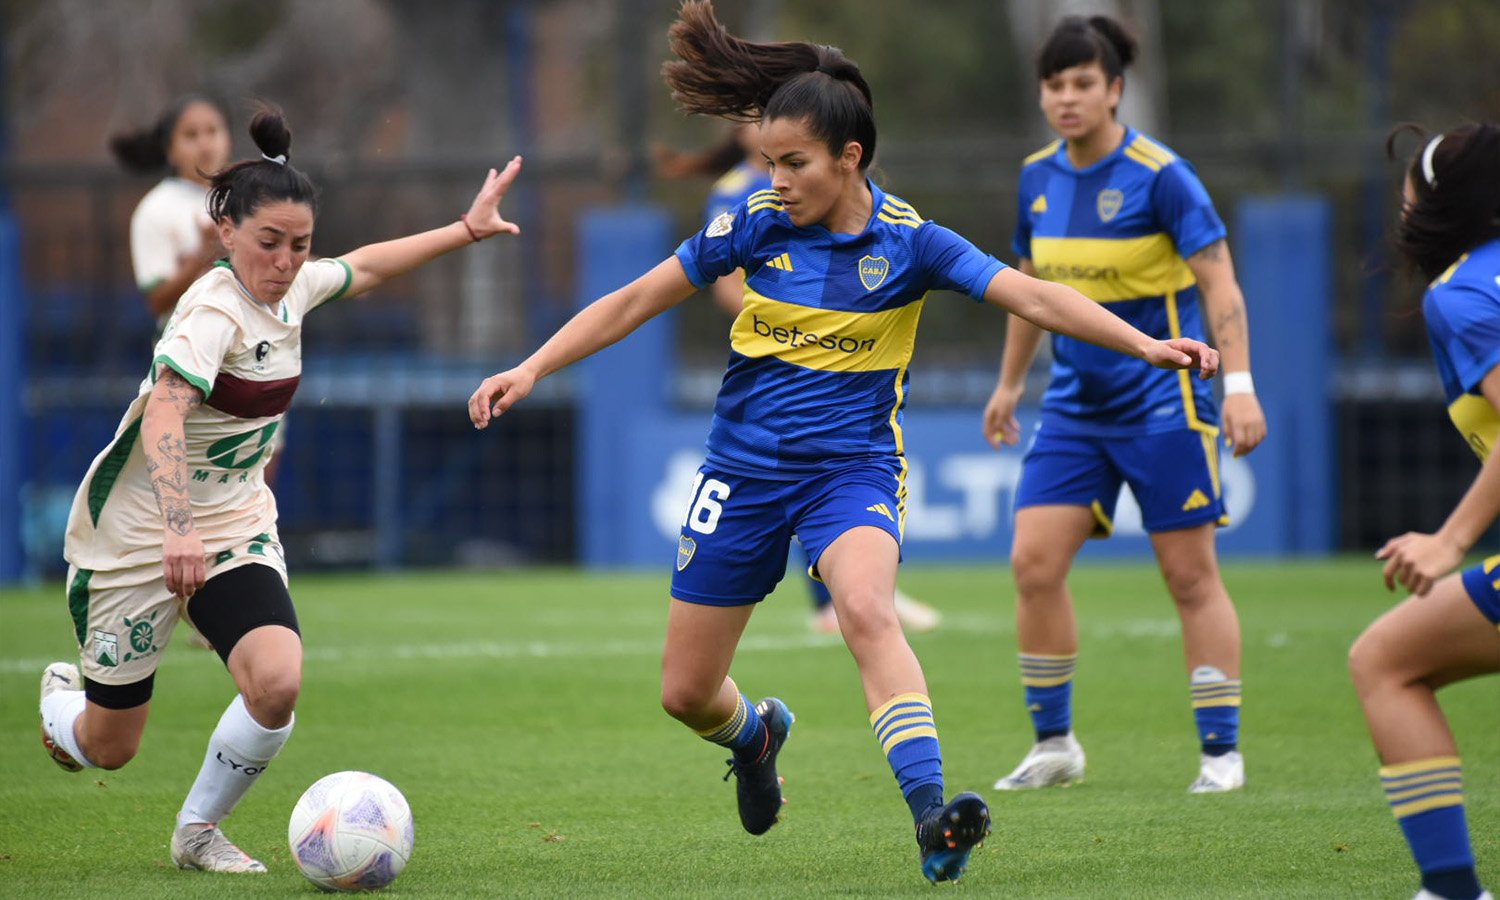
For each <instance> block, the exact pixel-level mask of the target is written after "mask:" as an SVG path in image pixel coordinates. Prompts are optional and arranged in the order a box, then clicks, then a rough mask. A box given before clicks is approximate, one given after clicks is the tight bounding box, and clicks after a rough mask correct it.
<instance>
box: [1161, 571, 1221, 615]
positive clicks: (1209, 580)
mask: <svg viewBox="0 0 1500 900" xmlns="http://www.w3.org/2000/svg"><path fill="white" fill-rule="evenodd" d="M1162 578H1163V580H1164V581H1166V584H1167V593H1169V594H1171V595H1172V600H1173V602H1175V603H1176V604H1177V605H1178V606H1179V607H1186V608H1194V607H1199V606H1204V605H1206V604H1209V603H1213V602H1214V601H1216V600H1218V599H1219V598H1220V597H1221V596H1222V597H1224V598H1225V599H1228V595H1227V594H1226V593H1225V591H1224V586H1223V584H1222V583H1221V582H1220V581H1219V571H1218V569H1217V568H1215V567H1214V566H1179V567H1176V568H1173V569H1170V570H1168V571H1164V572H1163V573H1162Z"/></svg>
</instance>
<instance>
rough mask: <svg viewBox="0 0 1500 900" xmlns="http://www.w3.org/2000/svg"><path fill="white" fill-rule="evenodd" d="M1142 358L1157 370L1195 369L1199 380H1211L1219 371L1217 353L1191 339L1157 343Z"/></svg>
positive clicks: (1176, 339)
mask: <svg viewBox="0 0 1500 900" xmlns="http://www.w3.org/2000/svg"><path fill="white" fill-rule="evenodd" d="M1142 358H1143V359H1145V360H1146V362H1148V363H1150V364H1151V365H1153V366H1155V367H1157V368H1158V369H1197V370H1198V377H1199V378H1212V377H1214V375H1215V374H1216V373H1217V372H1218V371H1219V351H1217V350H1215V349H1214V348H1212V347H1210V346H1208V345H1207V344H1205V343H1203V342H1202V341H1195V340H1193V339H1192V338H1172V339H1171V340H1167V341H1157V342H1156V343H1154V344H1152V345H1151V346H1150V347H1148V348H1147V349H1146V353H1145V355H1144V356H1143V357H1142Z"/></svg>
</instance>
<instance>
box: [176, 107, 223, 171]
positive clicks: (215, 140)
mask: <svg viewBox="0 0 1500 900" xmlns="http://www.w3.org/2000/svg"><path fill="white" fill-rule="evenodd" d="M229 149H230V147H229V126H228V124H227V123H226V122H225V121H224V116H223V115H221V114H220V113H219V111H218V109H216V108H215V107H214V105H213V104H212V103H203V102H201V101H199V102H195V103H189V104H188V105H187V108H186V109H184V110H183V111H182V115H180V116H178V117H177V124H176V125H174V126H172V137H171V139H170V140H168V142H167V163H168V164H169V165H171V167H172V171H174V172H176V173H177V176H178V177H179V178H186V179H187V180H189V181H196V182H198V183H199V184H207V183H208V179H206V178H204V177H203V176H202V175H199V174H198V173H199V172H204V173H207V174H208V175H213V174H214V173H215V172H217V171H219V170H220V169H222V168H224V167H225V166H226V165H228V164H229Z"/></svg>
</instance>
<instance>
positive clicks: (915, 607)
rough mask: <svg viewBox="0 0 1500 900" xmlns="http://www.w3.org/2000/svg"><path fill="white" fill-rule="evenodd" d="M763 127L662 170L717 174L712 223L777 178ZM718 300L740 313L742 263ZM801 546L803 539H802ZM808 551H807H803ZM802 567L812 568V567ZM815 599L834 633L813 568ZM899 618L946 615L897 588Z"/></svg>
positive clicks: (660, 165)
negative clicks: (770, 171)
mask: <svg viewBox="0 0 1500 900" xmlns="http://www.w3.org/2000/svg"><path fill="white" fill-rule="evenodd" d="M759 131H760V129H759V128H757V127H756V125H755V123H753V122H742V123H740V124H738V125H735V126H734V132H733V133H732V134H731V135H730V138H729V140H726V141H721V142H720V143H719V144H717V145H715V146H713V147H710V148H709V149H707V150H705V151H702V152H699V153H673V152H671V151H669V150H665V149H664V148H663V149H662V150H659V151H658V152H657V171H658V172H660V173H661V174H663V175H665V176H667V177H669V178H684V177H688V176H691V175H702V174H712V175H714V176H715V181H714V186H713V188H712V190H710V191H709V195H708V202H707V203H706V204H705V205H704V210H703V224H704V225H708V224H709V223H711V222H713V221H714V220H715V219H717V218H718V217H719V216H722V215H724V214H725V213H732V212H734V210H735V208H736V207H738V206H740V205H742V204H744V203H745V202H746V201H748V200H749V199H750V196H751V195H752V194H758V193H760V192H762V191H767V190H770V189H771V178H770V176H769V175H767V174H766V167H765V165H764V163H760V164H757V161H758V160H759V159H760V141H759ZM709 292H710V294H711V295H712V296H713V298H714V303H715V304H716V305H717V306H718V307H719V308H720V309H722V310H724V312H726V313H728V314H729V315H730V316H735V317H737V316H739V314H740V312H741V311H743V310H744V308H745V273H744V272H743V271H741V270H739V269H736V270H734V271H733V272H730V273H729V274H728V275H724V276H722V277H720V278H719V279H718V280H716V281H715V282H714V283H713V285H712V286H711V287H710V289H709ZM799 546H800V545H799ZM798 555H799V556H800V555H803V554H800V553H799V554H798ZM799 568H802V570H803V572H804V573H806V572H807V569H806V568H804V567H802V566H799ZM805 578H806V581H807V589H808V594H809V596H810V599H811V600H812V605H813V617H812V620H811V622H810V625H811V627H812V630H813V631H816V632H822V633H825V634H834V633H836V632H837V631H838V630H839V619H838V613H837V611H836V610H835V609H834V608H833V595H832V594H830V593H828V586H827V585H825V584H824V583H823V582H821V581H819V580H818V579H816V578H813V577H812V575H811V574H806V575H805ZM895 603H896V620H897V621H899V622H900V623H901V627H902V628H904V629H906V630H907V631H931V630H932V629H934V628H936V627H937V626H938V625H939V624H940V623H941V622H942V620H943V617H942V614H940V613H939V612H938V611H937V610H935V609H933V608H932V607H931V606H928V605H927V604H926V603H923V602H922V601H920V600H917V599H916V598H914V597H911V596H909V595H908V594H906V593H905V592H903V591H902V590H901V589H900V588H899V587H898V588H896V594H895Z"/></svg>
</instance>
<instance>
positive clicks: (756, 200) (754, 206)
mask: <svg viewBox="0 0 1500 900" xmlns="http://www.w3.org/2000/svg"><path fill="white" fill-rule="evenodd" d="M745 205H746V206H747V207H748V209H746V210H745V211H746V212H758V211H760V210H762V209H774V210H776V211H777V212H780V211H781V210H782V209H783V208H784V207H782V205H781V195H780V194H778V193H776V192H775V191H756V192H755V193H753V194H751V195H750V196H749V197H746V198H745Z"/></svg>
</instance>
